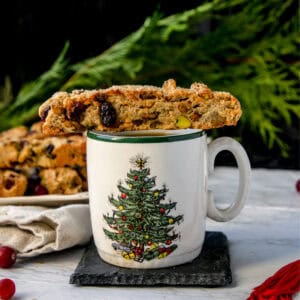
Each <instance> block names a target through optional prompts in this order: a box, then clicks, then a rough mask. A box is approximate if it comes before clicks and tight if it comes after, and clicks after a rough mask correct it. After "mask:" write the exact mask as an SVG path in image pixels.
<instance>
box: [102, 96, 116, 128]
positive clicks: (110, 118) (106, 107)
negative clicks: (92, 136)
mask: <svg viewBox="0 0 300 300" xmlns="http://www.w3.org/2000/svg"><path fill="white" fill-rule="evenodd" d="M100 118H101V122H102V124H103V125H104V126H106V127H111V126H113V125H114V124H115V123H116V120H117V113H116V110H115V109H114V108H113V106H112V105H111V103H109V102H107V101H103V102H102V103H101V108H100Z"/></svg>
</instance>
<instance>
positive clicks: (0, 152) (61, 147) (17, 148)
mask: <svg viewBox="0 0 300 300" xmlns="http://www.w3.org/2000/svg"><path fill="white" fill-rule="evenodd" d="M17 164H26V165H28V166H35V167H43V168H55V167H65V166H70V167H74V166H80V167H81V166H85V165H86V138H85V137H84V136H81V135H72V136H60V137H41V136H38V137H37V136H36V137H32V136H31V135H29V136H25V137H22V138H20V139H15V140H6V141H0V168H13V167H15V166H16V165H17Z"/></svg>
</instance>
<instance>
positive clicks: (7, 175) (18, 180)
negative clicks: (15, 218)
mask: <svg viewBox="0 0 300 300" xmlns="http://www.w3.org/2000/svg"><path fill="white" fill-rule="evenodd" d="M26 188H27V178H26V176H25V175H23V174H19V173H17V172H14V171H12V170H0V197H15V196H23V195H24V193H25V191H26Z"/></svg>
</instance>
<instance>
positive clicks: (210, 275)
mask: <svg viewBox="0 0 300 300" xmlns="http://www.w3.org/2000/svg"><path fill="white" fill-rule="evenodd" d="M231 282H232V275H231V269H230V257H229V249H228V240H227V237H226V235H225V234H224V233H222V232H212V231H211V232H210V231H208V232H206V235H205V240H204V245H203V249H202V252H201V253H200V255H199V256H198V257H197V258H195V259H194V260H193V261H191V262H190V263H186V264H182V265H179V266H175V267H169V268H161V269H127V268H121V267H117V266H113V265H111V264H108V263H106V262H104V261H103V260H102V259H101V258H100V257H99V255H98V253H97V249H96V247H95V244H94V242H93V241H92V242H91V243H90V244H89V245H88V247H87V249H86V251H85V253H84V254H83V256H82V258H81V260H80V262H79V264H78V266H77V268H76V270H75V271H74V273H73V274H72V275H71V277H70V283H71V284H76V285H79V286H84V285H86V286H141V287H142V286H147V287H151V286H203V287H214V286H226V285H229V284H230V283H231Z"/></svg>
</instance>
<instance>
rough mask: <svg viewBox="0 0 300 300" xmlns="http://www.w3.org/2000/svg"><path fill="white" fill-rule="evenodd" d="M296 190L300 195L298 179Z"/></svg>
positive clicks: (299, 181)
mask: <svg viewBox="0 0 300 300" xmlns="http://www.w3.org/2000/svg"><path fill="white" fill-rule="evenodd" d="M296 190H297V192H298V193H300V179H298V180H297V182H296Z"/></svg>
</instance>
